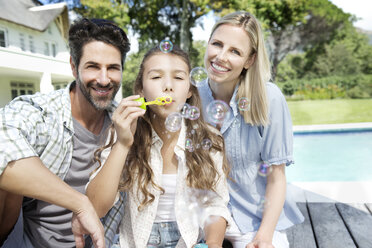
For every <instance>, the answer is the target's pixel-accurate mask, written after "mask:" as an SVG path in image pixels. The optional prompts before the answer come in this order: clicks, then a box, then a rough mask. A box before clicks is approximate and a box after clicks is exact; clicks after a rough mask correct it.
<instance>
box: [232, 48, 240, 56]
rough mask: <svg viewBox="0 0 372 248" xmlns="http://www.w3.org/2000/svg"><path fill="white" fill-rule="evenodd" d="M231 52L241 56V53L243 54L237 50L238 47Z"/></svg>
mask: <svg viewBox="0 0 372 248" xmlns="http://www.w3.org/2000/svg"><path fill="white" fill-rule="evenodd" d="M231 52H232V53H234V54H236V55H239V56H240V54H241V53H240V52H239V51H238V50H236V49H232V50H231Z"/></svg>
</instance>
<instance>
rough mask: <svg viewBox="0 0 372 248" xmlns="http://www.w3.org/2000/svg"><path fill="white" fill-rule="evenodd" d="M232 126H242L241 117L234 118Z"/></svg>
mask: <svg viewBox="0 0 372 248" xmlns="http://www.w3.org/2000/svg"><path fill="white" fill-rule="evenodd" d="M231 127H236V128H238V127H240V120H239V118H234V120H233V122H232V123H231Z"/></svg>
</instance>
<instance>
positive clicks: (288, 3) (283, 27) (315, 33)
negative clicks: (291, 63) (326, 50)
mask: <svg viewBox="0 0 372 248" xmlns="http://www.w3.org/2000/svg"><path fill="white" fill-rule="evenodd" d="M231 7H233V8H234V9H243V10H247V11H249V12H251V13H252V14H254V15H255V16H256V17H257V18H258V19H259V20H260V21H261V23H262V26H263V28H264V29H265V30H266V31H267V32H268V34H267V45H268V50H269V54H270V60H271V62H272V72H273V79H275V76H276V74H277V68H278V65H279V63H280V62H281V61H282V60H283V59H284V58H285V57H286V56H287V54H288V53H290V52H293V51H302V50H307V49H309V48H311V47H313V46H317V45H318V44H319V43H322V44H325V43H327V42H329V41H330V40H331V39H332V37H333V36H334V34H335V32H336V31H337V29H339V28H341V27H342V26H343V25H344V23H345V22H349V19H350V15H348V14H345V13H343V12H342V10H341V9H339V8H337V7H336V6H335V5H333V4H332V3H331V2H329V1H328V0H236V1H235V3H234V4H232V5H231V6H230V8H231Z"/></svg>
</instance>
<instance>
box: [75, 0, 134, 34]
mask: <svg viewBox="0 0 372 248" xmlns="http://www.w3.org/2000/svg"><path fill="white" fill-rule="evenodd" d="M74 10H75V11H76V12H77V13H78V14H80V15H82V16H84V17H87V18H102V19H107V20H111V21H114V22H115V23H117V24H118V25H119V26H120V27H121V28H123V29H124V30H126V31H128V25H129V23H130V20H129V14H128V13H129V7H128V5H127V4H126V3H124V1H121V0H100V1H96V0H80V5H78V6H75V8H74Z"/></svg>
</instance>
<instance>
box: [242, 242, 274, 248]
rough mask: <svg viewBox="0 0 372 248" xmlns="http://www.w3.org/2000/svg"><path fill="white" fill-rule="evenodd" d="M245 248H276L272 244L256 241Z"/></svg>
mask: <svg viewBox="0 0 372 248" xmlns="http://www.w3.org/2000/svg"><path fill="white" fill-rule="evenodd" d="M245 248H275V247H274V246H273V245H272V243H271V242H267V241H264V240H254V241H252V242H251V243H249V244H247V246H246V247H245Z"/></svg>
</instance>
